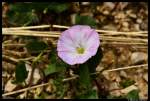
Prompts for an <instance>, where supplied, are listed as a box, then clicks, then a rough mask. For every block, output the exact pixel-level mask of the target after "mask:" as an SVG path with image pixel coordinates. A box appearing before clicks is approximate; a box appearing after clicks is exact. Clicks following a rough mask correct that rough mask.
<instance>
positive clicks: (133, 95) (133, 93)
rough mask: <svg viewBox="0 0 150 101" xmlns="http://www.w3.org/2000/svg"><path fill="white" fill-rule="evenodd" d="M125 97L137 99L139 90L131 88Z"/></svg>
mask: <svg viewBox="0 0 150 101" xmlns="http://www.w3.org/2000/svg"><path fill="white" fill-rule="evenodd" d="M126 98H127V99H131V100H138V99H139V91H138V90H132V91H130V92H129V93H128V94H127V95H126Z"/></svg>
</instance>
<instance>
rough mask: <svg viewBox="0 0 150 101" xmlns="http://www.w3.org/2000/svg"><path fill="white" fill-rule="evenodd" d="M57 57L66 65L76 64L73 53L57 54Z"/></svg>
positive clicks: (75, 55)
mask: <svg viewBox="0 0 150 101" xmlns="http://www.w3.org/2000/svg"><path fill="white" fill-rule="evenodd" d="M58 56H59V57H60V58H61V59H62V60H63V61H64V62H66V63H68V64H70V65H74V64H76V58H77V54H76V53H74V52H59V51H58Z"/></svg>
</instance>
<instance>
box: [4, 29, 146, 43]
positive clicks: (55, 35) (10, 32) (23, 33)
mask: <svg viewBox="0 0 150 101" xmlns="http://www.w3.org/2000/svg"><path fill="white" fill-rule="evenodd" d="M31 33H32V34H31ZM3 35H21V36H39V37H53V38H58V37H59V36H60V33H58V32H40V31H24V30H21V31H20V30H19V31H14V30H3ZM100 37H101V38H100V40H111V41H127V42H129V41H136V42H146V43H147V42H148V39H145V38H142V39H141V38H125V37H124V38H123V37H116V36H114V37H112V36H103V35H100Z"/></svg>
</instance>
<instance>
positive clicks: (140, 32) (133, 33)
mask: <svg viewBox="0 0 150 101" xmlns="http://www.w3.org/2000/svg"><path fill="white" fill-rule="evenodd" d="M49 27H54V28H65V29H67V28H69V27H70V26H62V25H52V26H51V25H39V26H27V27H13V28H3V29H7V30H8V29H13V30H21V29H22V30H23V29H39V28H49ZM96 31H97V32H100V33H109V34H112V35H113V34H116V35H118V34H123V35H130V36H131V35H133V36H135V35H138V36H148V35H147V33H148V31H138V32H119V31H110V30H98V29H96Z"/></svg>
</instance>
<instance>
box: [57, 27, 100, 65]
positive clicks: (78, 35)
mask: <svg viewBox="0 0 150 101" xmlns="http://www.w3.org/2000/svg"><path fill="white" fill-rule="evenodd" d="M99 45H100V40H99V35H98V33H97V32H96V31H95V30H94V29H91V28H90V27H89V26H86V25H75V26H72V27H70V28H69V29H68V30H66V31H64V32H62V34H61V36H60V38H59V40H58V43H57V51H58V56H59V57H60V58H61V59H62V60H63V61H64V62H66V63H68V64H70V65H75V64H82V63H84V62H86V61H87V60H88V59H89V58H91V57H92V56H94V55H95V54H96V52H97V50H98V47H99Z"/></svg>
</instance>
